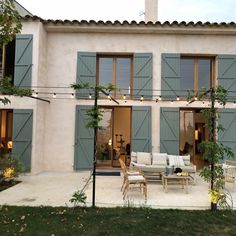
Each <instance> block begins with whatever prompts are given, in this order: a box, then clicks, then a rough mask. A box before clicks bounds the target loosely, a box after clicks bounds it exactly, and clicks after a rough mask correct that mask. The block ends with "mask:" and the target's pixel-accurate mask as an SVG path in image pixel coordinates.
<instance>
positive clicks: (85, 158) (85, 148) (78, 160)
mask: <svg viewBox="0 0 236 236" xmlns="http://www.w3.org/2000/svg"><path fill="white" fill-rule="evenodd" d="M91 108H92V106H76V120H75V122H76V123H75V157H74V168H75V169H76V170H78V169H91V168H92V166H93V152H94V150H93V145H94V131H93V129H90V128H87V127H86V125H87V123H88V116H87V113H86V112H87V111H88V110H89V109H91Z"/></svg>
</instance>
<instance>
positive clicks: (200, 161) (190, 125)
mask: <svg viewBox="0 0 236 236" xmlns="http://www.w3.org/2000/svg"><path fill="white" fill-rule="evenodd" d="M208 138H209V129H208V127H207V125H206V121H205V118H204V116H203V114H202V113H201V110H200V109H180V142H179V150H180V154H182V155H186V154H190V156H191V162H192V163H193V164H194V165H196V166H197V169H198V170H199V169H202V168H203V167H204V165H205V164H206V163H205V161H204V158H203V154H202V152H201V151H200V149H199V144H200V143H201V142H202V141H204V140H206V141H207V140H208Z"/></svg>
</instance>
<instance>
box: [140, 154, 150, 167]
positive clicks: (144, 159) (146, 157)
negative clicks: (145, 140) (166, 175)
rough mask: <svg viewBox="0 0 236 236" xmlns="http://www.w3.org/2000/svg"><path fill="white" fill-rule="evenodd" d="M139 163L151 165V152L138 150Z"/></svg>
mask: <svg viewBox="0 0 236 236" xmlns="http://www.w3.org/2000/svg"><path fill="white" fill-rule="evenodd" d="M137 163H138V164H145V165H151V154H150V153H149V152H137Z"/></svg>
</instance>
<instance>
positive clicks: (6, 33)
mask: <svg viewBox="0 0 236 236" xmlns="http://www.w3.org/2000/svg"><path fill="white" fill-rule="evenodd" d="M21 28H22V24H21V16H20V14H19V13H18V12H17V10H16V9H15V4H14V0H1V1H0V48H1V47H3V45H6V44H8V43H9V42H11V41H12V40H13V39H14V37H15V35H16V34H17V33H19V32H20V30H21Z"/></svg>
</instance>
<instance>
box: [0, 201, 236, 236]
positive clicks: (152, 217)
mask: <svg viewBox="0 0 236 236" xmlns="http://www.w3.org/2000/svg"><path fill="white" fill-rule="evenodd" d="M235 222H236V212H235V211H217V212H211V211H184V210H183V211H182V210H158V209H149V208H128V207H124V208H75V209H74V210H73V209H72V208H65V207H64V208H63V207H60V208H53V207H12V206H3V207H1V210H0V235H3V236H5V235H51V236H52V235H55V236H56V235H80V236H81V235H86V236H90V235H96V236H97V235H117V236H118V235H119V236H123V235H135V236H136V235H236V224H235Z"/></svg>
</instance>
